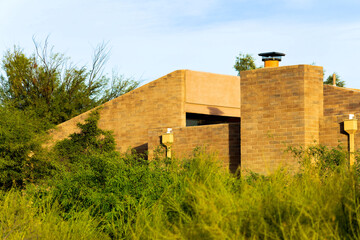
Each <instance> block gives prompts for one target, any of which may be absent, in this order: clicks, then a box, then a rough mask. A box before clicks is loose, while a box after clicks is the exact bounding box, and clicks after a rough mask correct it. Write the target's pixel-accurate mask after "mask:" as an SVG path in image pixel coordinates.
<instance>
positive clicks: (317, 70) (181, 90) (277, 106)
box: [52, 65, 360, 173]
mask: <svg viewBox="0 0 360 240" xmlns="http://www.w3.org/2000/svg"><path fill="white" fill-rule="evenodd" d="M359 103H360V90H355V89H347V88H340V87H336V86H330V85H323V70H322V67H317V66H311V65H296V66H284V67H274V66H271V67H266V68H262V69H256V70H251V71H245V72H242V73H241V80H240V77H238V76H229V75H220V74H213V73H205V72H197V71H190V70H178V71H174V72H172V73H169V74H167V75H166V76H164V77H161V78H159V79H157V80H155V81H152V82H150V83H148V84H146V85H144V86H142V87H139V88H137V89H135V90H133V91H131V92H129V93H127V94H124V95H122V96H120V97H118V98H116V99H114V100H112V101H109V102H107V103H105V104H103V106H102V109H101V110H100V116H101V117H100V121H99V127H100V128H103V129H106V130H112V131H113V133H114V136H115V140H116V143H117V150H118V151H121V152H124V151H126V150H127V149H129V148H133V149H136V150H137V151H138V152H147V153H148V156H149V158H152V157H153V151H154V149H156V148H157V147H159V146H160V145H161V136H162V135H163V134H165V133H166V132H167V129H168V128H171V131H172V134H173V139H174V140H173V144H172V148H171V149H172V150H171V151H172V155H173V156H175V157H184V156H187V155H188V154H190V153H191V151H192V149H194V148H195V147H197V146H202V145H205V146H206V147H207V149H208V150H209V151H215V152H217V153H218V155H219V158H220V159H222V160H223V161H224V166H225V167H227V168H229V169H230V171H235V170H236V169H237V168H238V167H239V166H241V167H242V168H243V169H250V170H253V171H256V172H259V173H266V172H268V171H272V170H273V169H275V168H277V167H278V166H279V164H282V165H289V166H290V167H292V166H293V167H294V166H296V164H297V163H296V160H295V159H293V158H292V157H290V156H289V155H288V154H286V153H284V149H285V148H286V147H287V146H289V145H295V146H299V145H301V146H308V145H310V144H313V143H314V142H316V143H321V144H325V145H328V146H337V145H338V144H339V143H340V144H343V145H344V146H345V147H346V146H347V145H348V135H347V134H346V133H345V132H344V130H343V127H342V126H343V122H344V120H345V119H347V118H348V115H349V113H352V114H358V110H360V105H359ZM86 117H87V113H84V114H82V115H79V116H77V117H75V118H73V119H71V120H69V121H67V122H64V123H62V124H60V125H59V126H58V127H57V129H56V130H55V131H54V132H53V133H52V136H53V139H54V140H59V139H63V138H65V137H67V136H68V135H69V134H71V133H73V132H74V131H77V127H76V123H77V122H82V121H83V120H84V119H86ZM359 137H360V135H355V142H357V139H359ZM359 140H360V139H359Z"/></svg>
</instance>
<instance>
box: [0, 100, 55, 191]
mask: <svg viewBox="0 0 360 240" xmlns="http://www.w3.org/2000/svg"><path fill="white" fill-rule="evenodd" d="M44 136H45V135H44V131H43V123H42V122H41V119H38V118H37V117H36V114H34V112H32V111H28V110H25V111H22V110H19V109H16V108H14V107H9V106H7V107H1V106H0V188H1V189H9V188H11V187H14V186H17V187H23V186H24V185H25V184H26V183H27V182H35V181H37V180H39V179H41V178H43V177H45V176H48V175H50V174H51V172H52V170H53V169H54V165H53V164H52V162H51V161H50V160H48V159H47V154H44V150H43V149H42V147H41V144H42V142H43V140H44Z"/></svg>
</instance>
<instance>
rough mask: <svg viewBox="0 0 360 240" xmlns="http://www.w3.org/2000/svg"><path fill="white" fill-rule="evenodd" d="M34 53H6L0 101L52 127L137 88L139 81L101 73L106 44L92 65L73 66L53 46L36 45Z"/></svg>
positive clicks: (96, 50)
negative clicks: (34, 114)
mask: <svg viewBox="0 0 360 240" xmlns="http://www.w3.org/2000/svg"><path fill="white" fill-rule="evenodd" d="M34 44H35V52H34V53H33V54H32V55H30V56H27V55H26V54H25V53H24V51H23V50H22V49H20V48H19V47H14V49H13V50H8V51H7V52H6V53H5V55H4V58H3V61H2V68H3V70H4V72H5V74H4V75H2V76H0V101H1V103H2V104H11V105H13V106H15V107H16V108H18V109H20V110H25V109H30V110H33V111H35V112H36V114H37V115H38V116H39V117H40V118H43V119H47V120H48V121H49V122H50V123H52V124H58V123H61V122H64V121H66V120H68V119H70V118H72V117H74V116H76V115H78V114H80V113H83V112H85V111H87V110H89V109H92V108H94V107H96V106H98V105H100V104H102V103H104V102H105V101H108V100H111V99H113V98H115V97H118V96H120V95H121V94H124V93H125V92H127V91H130V90H132V89H134V88H136V87H137V86H138V85H139V82H138V81H134V80H132V79H126V78H124V77H123V76H122V75H113V77H112V79H111V78H109V77H107V75H106V74H104V73H103V69H104V65H105V63H106V61H107V58H108V50H107V47H106V44H101V45H99V46H98V47H97V48H96V49H95V51H94V55H93V59H92V64H91V66H90V67H87V66H80V67H78V66H76V65H73V64H72V63H71V62H70V61H69V58H67V57H65V56H64V54H61V53H56V52H54V51H53V47H49V46H48V42H47V40H46V41H45V43H44V45H43V46H42V45H40V44H39V43H37V42H35V41H34Z"/></svg>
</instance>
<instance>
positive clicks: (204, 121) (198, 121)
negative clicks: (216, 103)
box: [186, 113, 240, 127]
mask: <svg viewBox="0 0 360 240" xmlns="http://www.w3.org/2000/svg"><path fill="white" fill-rule="evenodd" d="M233 122H240V118H238V117H226V116H216V115H206V114H197V113H186V126H187V127H190V126H200V125H210V124H219V123H233Z"/></svg>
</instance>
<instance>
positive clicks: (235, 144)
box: [229, 123, 241, 173]
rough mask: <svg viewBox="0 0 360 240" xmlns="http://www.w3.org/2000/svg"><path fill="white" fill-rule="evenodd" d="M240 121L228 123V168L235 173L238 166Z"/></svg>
mask: <svg viewBox="0 0 360 240" xmlns="http://www.w3.org/2000/svg"><path fill="white" fill-rule="evenodd" d="M240 125H241V124H240V123H233V124H229V155H230V156H229V170H230V172H232V173H235V172H236V170H237V169H238V168H239V167H240V156H241V153H240V151H241V150H240V149H241V148H240V142H241V138H240Z"/></svg>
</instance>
